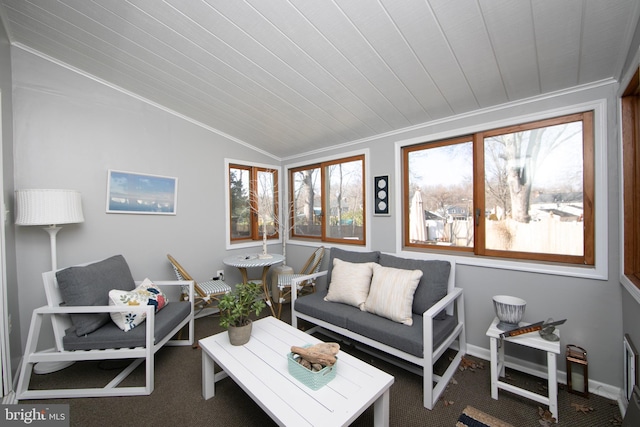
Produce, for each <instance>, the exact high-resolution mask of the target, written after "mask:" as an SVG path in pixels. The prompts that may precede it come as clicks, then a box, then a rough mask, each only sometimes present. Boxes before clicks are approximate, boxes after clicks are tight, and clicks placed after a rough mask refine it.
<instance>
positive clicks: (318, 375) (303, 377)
mask: <svg viewBox="0 0 640 427" xmlns="http://www.w3.org/2000/svg"><path fill="white" fill-rule="evenodd" d="M294 356H295V357H294ZM298 357H299V356H298V355H297V354H296V355H294V353H289V355H288V359H289V373H290V374H291V375H293V377H294V378H295V379H297V380H298V381H300V382H301V383H302V384H304V385H306V386H307V387H309V388H310V389H311V390H318V389H320V388H322V387H324V386H325V385H327V383H329V381H331V380H332V379H334V378H335V377H336V365H337V364H338V361H337V360H336V363H334V364H333V365H332V366H326V367H325V368H324V369H322V370H320V371H317V372H313V371H311V370H309V369H307V368H305V367H304V366H302V365H301V364H299V363H298V359H297V358H298Z"/></svg>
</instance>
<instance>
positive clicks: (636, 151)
mask: <svg viewBox="0 0 640 427" xmlns="http://www.w3.org/2000/svg"><path fill="white" fill-rule="evenodd" d="M622 176H623V192H624V207H623V209H624V275H625V276H626V277H627V278H628V279H629V280H630V281H631V282H632V283H633V284H634V285H635V286H636V287H637V288H640V224H638V214H639V213H640V71H636V73H635V75H634V76H633V78H632V79H631V82H630V83H629V85H628V86H627V88H626V90H625V92H624V94H623V96H622Z"/></svg>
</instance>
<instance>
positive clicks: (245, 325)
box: [218, 282, 266, 345]
mask: <svg viewBox="0 0 640 427" xmlns="http://www.w3.org/2000/svg"><path fill="white" fill-rule="evenodd" d="M265 306H266V305H265V303H264V300H263V299H262V287H261V286H260V285H259V284H257V283H254V282H249V283H239V284H237V285H236V287H235V289H234V290H233V291H232V292H229V293H226V294H224V295H223V296H222V298H220V303H219V304H218V308H219V309H220V326H222V327H223V328H227V329H228V330H229V341H230V342H231V344H232V345H243V344H246V343H247V342H248V341H249V338H250V337H251V325H252V323H251V319H249V315H250V314H251V313H255V314H256V316H258V315H259V314H260V312H261V311H262V309H263V308H265Z"/></svg>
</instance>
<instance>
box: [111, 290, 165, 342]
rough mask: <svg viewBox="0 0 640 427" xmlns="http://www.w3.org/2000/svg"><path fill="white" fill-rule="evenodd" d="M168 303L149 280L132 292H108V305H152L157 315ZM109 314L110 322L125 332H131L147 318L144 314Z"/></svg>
mask: <svg viewBox="0 0 640 427" xmlns="http://www.w3.org/2000/svg"><path fill="white" fill-rule="evenodd" d="M168 302H169V300H168V299H167V296H166V295H165V294H164V293H163V292H162V291H161V290H160V288H158V287H157V286H155V285H154V284H153V282H151V280H149V279H144V281H143V282H142V283H141V284H140V286H138V287H137V288H135V289H134V290H132V291H120V290H118V289H112V290H110V291H109V305H120V306H139V305H153V306H155V308H156V309H155V312H156V313H157V312H158V311H160V310H161V309H162V308H163V307H164V306H165V305H167V303H168ZM110 314H111V320H113V322H114V323H115V324H116V325H118V327H119V328H120V329H122V330H123V331H125V332H127V331H130V330H132V329H133V328H135V327H136V326H138V325H139V324H141V323H142V322H144V321H145V320H146V318H147V315H146V313H135V312H129V313H127V312H118V313H110Z"/></svg>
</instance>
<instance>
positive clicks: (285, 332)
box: [200, 317, 393, 426]
mask: <svg viewBox="0 0 640 427" xmlns="http://www.w3.org/2000/svg"><path fill="white" fill-rule="evenodd" d="M319 342H321V341H320V340H318V339H317V338H314V337H313V336H311V335H308V334H306V333H304V332H302V331H299V330H297V329H295V328H293V327H291V326H290V325H288V324H287V323H284V322H282V321H280V320H278V319H276V318H274V317H266V318H263V319H260V320H258V321H255V322H253V332H252V334H251V340H250V341H249V342H248V343H247V344H245V345H243V346H232V345H230V344H229V339H228V335H227V333H226V332H223V333H220V334H217V335H213V336H211V337H208V338H204V339H202V340H200V347H201V348H202V349H203V351H205V352H206V353H207V354H208V355H209V356H210V357H211V358H212V359H213V360H214V361H215V363H217V364H219V365H220V367H221V368H222V369H223V370H224V371H225V372H226V373H227V374H228V375H229V376H230V377H232V378H233V380H234V381H235V382H236V383H237V384H238V385H240V386H241V387H242V389H243V390H244V391H245V392H246V393H247V394H248V395H250V396H251V397H252V399H253V400H254V401H255V402H256V403H258V405H260V407H261V408H262V409H263V410H264V411H265V412H266V413H268V414H269V415H270V416H271V418H273V419H274V420H275V421H276V422H278V423H279V424H281V425H287V426H288V425H292V426H293V425H296V426H303V425H310V426H311V425H347V424H349V423H351V422H352V421H353V420H355V419H356V418H357V417H358V416H359V415H360V414H361V413H362V412H364V410H365V409H366V408H367V407H369V406H371V404H372V403H373V402H375V401H376V400H377V399H378V397H380V396H381V395H382V394H383V393H384V392H385V391H386V390H388V389H389V387H390V386H391V384H392V383H393V377H392V376H391V375H389V374H386V373H385V372H383V371H381V370H379V369H377V368H375V367H373V366H371V365H369V364H367V363H365V362H362V361H361V360H359V359H357V358H355V357H353V356H351V355H349V354H348V353H346V352H344V351H343V350H341V351H340V352H339V353H338V362H337V365H336V368H337V371H336V377H335V378H334V379H333V380H332V381H330V382H329V383H328V384H327V385H325V386H324V387H322V388H320V389H319V390H317V391H314V390H311V389H310V388H308V387H307V386H305V385H304V384H302V383H301V382H300V381H298V380H297V379H295V378H294V377H293V376H292V375H291V374H289V370H288V359H287V355H288V353H289V352H290V350H291V346H292V345H296V346H304V345H306V344H316V343H319Z"/></svg>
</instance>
